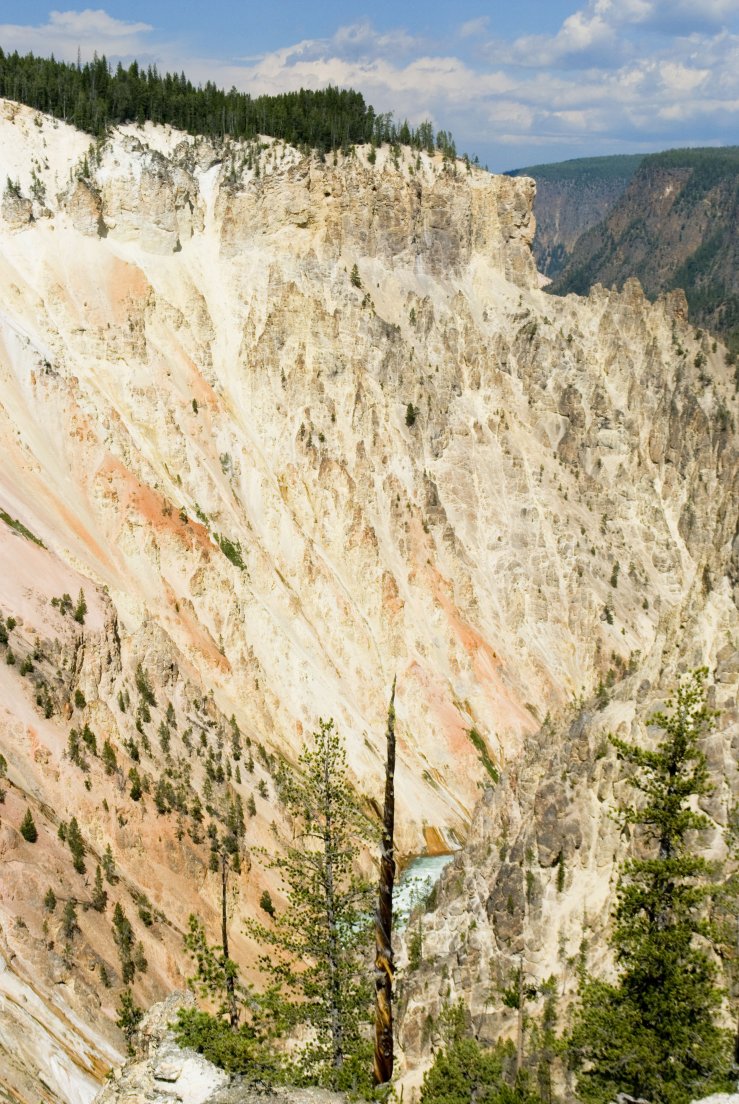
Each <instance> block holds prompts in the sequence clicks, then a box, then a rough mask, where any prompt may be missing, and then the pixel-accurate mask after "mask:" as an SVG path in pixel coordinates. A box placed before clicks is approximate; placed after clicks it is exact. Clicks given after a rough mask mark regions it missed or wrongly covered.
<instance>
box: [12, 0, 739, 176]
mask: <svg viewBox="0 0 739 1104" xmlns="http://www.w3.org/2000/svg"><path fill="white" fill-rule="evenodd" d="M0 45H1V46H2V47H3V49H5V50H12V49H18V50H20V51H22V52H23V51H26V50H33V51H34V52H36V53H41V54H49V53H51V52H53V53H54V54H55V56H56V57H60V58H61V57H64V58H68V59H71V60H74V59H75V58H76V57H77V51H78V49H79V50H80V52H81V54H82V56H83V57H87V56H91V54H92V52H93V51H94V50H97V51H98V53H105V54H106V55H107V56H108V57H109V58H111V59H113V60H118V59H119V58H120V59H123V60H124V61H127V60H130V59H132V58H133V57H136V58H138V59H139V60H140V61H144V62H156V64H157V65H159V66H160V68H163V69H176V70H178V71H179V70H181V69H184V70H185V72H186V73H187V74H188V75H189V76H191V77H192V78H193V79H194V80H196V81H204V80H209V79H210V80H214V81H216V82H218V83H220V84H223V85H225V86H227V87H230V86H231V85H236V87H237V88H241V89H244V90H246V91H251V92H254V93H258V92H277V91H283V90H285V89H288V88H299V87H301V86H304V87H321V86H324V85H325V84H327V83H329V82H331V83H334V84H340V85H351V86H352V87H354V88H358V89H360V90H361V91H362V92H363V93H364V95H365V97H366V98H367V100H368V101H369V102H371V103H372V104H373V105H374V106H375V108H376V109H377V110H378V111H390V110H392V111H394V112H395V114H396V116H398V117H401V118H402V117H408V119H409V120H410V121H411V122H413V123H417V122H419V121H420V120H421V119H423V118H431V119H432V120H433V122H434V123H435V125H436V126H437V127H444V128H445V129H450V130H451V131H452V132H453V133H454V136H455V138H456V140H457V146H458V148H459V149H460V150H466V151H468V152H469V153H471V154H475V153H476V154H477V155H478V156H479V157H480V160H481V161H482V162H483V163H486V164H488V165H489V166H490V168H491V169H493V170H503V169H508V168H514V167H518V166H522V165H527V164H533V163H535V162H540V161H556V160H561V159H563V158H567V157H586V156H593V155H597V154H607V153H625V152H634V151H642V150H654V149H664V148H667V147H670V146H680V145H718V144H726V143H737V142H739V0H700V3H698V2H696V0H580V2H577V0H548V2H539V0H513V2H512V0H508V2H507V3H505V4H503V3H498V2H493V3H487V4H483V3H480V2H478V0H460V2H459V3H457V4H456V5H450V4H449V3H441V2H437V0H426V2H424V3H416V2H414V3H390V2H389V0H374V2H373V3H372V4H371V5H370V4H358V3H353V2H347V0H345V2H343V3H339V2H338V0H322V3H321V4H320V5H308V4H306V3H305V0H302V2H300V3H299V2H297V0H274V2H272V3H269V2H264V0H261V2H260V3H259V4H244V3H239V4H236V3H232V2H226V0H208V2H202V0H201V2H198V3H195V2H194V0H177V2H176V3H175V2H174V0H158V2H157V3H152V0H146V2H144V0H109V2H108V3H107V4H105V6H104V7H102V8H83V7H81V6H80V7H76V8H69V7H65V6H64V5H63V4H62V5H59V6H58V7H56V8H52V7H51V6H50V5H49V3H43V2H40V0H24V3H23V5H22V6H21V5H20V4H18V3H12V4H11V3H8V2H7V0H0Z"/></svg>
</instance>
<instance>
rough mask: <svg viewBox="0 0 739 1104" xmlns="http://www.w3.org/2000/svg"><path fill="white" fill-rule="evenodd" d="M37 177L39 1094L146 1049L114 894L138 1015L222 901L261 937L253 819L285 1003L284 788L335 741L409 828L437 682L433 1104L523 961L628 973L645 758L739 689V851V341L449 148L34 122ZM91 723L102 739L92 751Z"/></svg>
mask: <svg viewBox="0 0 739 1104" xmlns="http://www.w3.org/2000/svg"><path fill="white" fill-rule="evenodd" d="M0 180H7V182H8V183H7V185H6V187H5V191H4V194H3V197H2V204H1V206H0V510H2V515H1V516H2V521H0V560H1V563H2V567H1V568H0V616H1V617H2V619H3V624H4V625H5V627H6V630H7V643H5V644H0V752H2V755H3V756H4V759H5V761H6V764H7V766H6V769H5V775H6V777H5V778H4V779H3V780H2V781H1V784H2V787H3V791H4V801H3V803H2V805H0V864H1V866H0V917H1V918H2V936H1V938H0V1070H1V1071H2V1072H0V1098H2V1097H3V1095H4V1098H5V1099H8V1100H13V1101H24V1102H25V1101H31V1100H33V1101H34V1102H35V1101H38V1100H41V1101H44V1102H49V1104H51V1102H64V1104H86V1102H87V1101H90V1100H91V1099H92V1097H93V1095H94V1093H95V1092H96V1091H97V1089H98V1088H99V1086H100V1084H101V1083H102V1081H103V1079H104V1076H105V1074H106V1072H107V1070H108V1069H109V1068H110V1067H111V1066H112V1065H117V1064H120V1062H121V1060H122V1057H123V1049H124V1042H123V1037H122V1035H121V1033H120V1031H119V1030H118V1028H117V1027H116V1026H115V1019H116V1003H117V1000H118V998H119V996H120V992H121V984H122V978H121V973H120V968H119V965H118V953H117V950H116V944H115V940H114V936H113V931H112V928H111V923H110V915H111V912H112V907H113V904H114V902H117V903H119V904H121V906H122V907H123V908H124V910H125V912H126V914H127V915H128V916H129V918H130V919H131V921H132V924H133V927H134V929H135V937H136V939H137V941H140V942H141V944H142V948H143V951H144V952H145V957H146V960H147V963H148V969H146V970H145V971H143V970H141V971H137V974H136V978H135V983H134V993H135V995H136V998H137V1000H138V1002H139V1003H140V1004H141V1005H142V1006H148V1005H150V1004H152V1003H154V1002H156V1001H158V1000H161V999H162V998H164V997H165V996H166V995H167V994H168V993H169V992H170V991H171V990H173V989H177V988H182V987H183V985H184V983H185V981H186V978H187V975H188V973H189V972H190V964H189V962H188V959H187V956H186V954H185V952H184V949H183V944H182V936H183V932H184V931H185V930H186V927H187V917H188V915H189V914H190V913H192V912H196V913H198V914H199V915H201V916H202V917H203V919H204V922H205V924H206V927H207V928H208V930H209V931H210V932H211V934H213V935H214V936H217V932H218V922H219V908H220V889H221V885H220V876H219V875H218V874H217V873H214V872H212V871H211V870H210V868H209V861H208V858H209V854H208V840H207V838H206V834H205V832H204V831H203V828H202V826H201V823H200V822H201V820H202V818H203V816H204V815H205V814H207V815H208V816H210V817H211V820H213V821H217V822H218V823H220V822H221V821H222V820H223V818H224V817H225V816H226V815H227V811H228V809H229V808H231V807H232V806H233V804H234V802H236V801H237V799H238V800H239V801H241V802H242V803H243V804H248V803H249V802H250V801H251V806H252V807H253V810H254V811H253V814H251V813H250V815H249V817H248V819H247V821H246V826H245V848H246V850H247V853H248V856H249V858H248V861H247V862H245V863H243V865H242V869H241V872H240V873H239V874H238V875H236V876H234V877H233V878H232V880H231V883H230V887H229V892H230V897H229V904H230V915H231V939H232V943H233V946H232V954H233V955H234V957H235V958H236V959H237V960H238V961H239V963H240V964H241V966H242V967H243V968H244V970H245V971H246V972H247V974H248V975H249V976H251V977H255V973H254V961H255V948H254V946H253V944H252V943H251V942H250V940H249V938H248V937H247V936H246V934H245V933H244V930H243V925H242V924H241V923H240V920H241V919H242V918H243V917H245V916H248V915H258V910H259V899H260V896H261V894H262V893H263V891H264V890H265V889H267V890H269V892H270V893H271V894H272V896H273V898H274V900H275V902H276V903H277V904H278V906H279V903H280V900H281V897H280V894H281V889H280V884H279V880H278V878H277V876H276V874H275V872H274V871H273V870H271V869H270V868H269V867H268V865H267V864H266V862H265V860H264V857H263V855H262V854H261V852H260V849H266V850H269V849H270V848H273V847H274V846H275V845H274V838H275V833H279V832H280V831H281V830H284V829H285V828H286V827H287V826H286V821H285V815H284V811H283V810H282V809H281V807H280V802H279V794H278V788H277V786H276V777H277V775H278V773H279V768H280V765H281V764H286V765H288V766H289V765H291V764H293V765H294V764H295V763H296V761H297V758H298V755H299V753H300V750H301V748H302V746H303V744H304V742H305V741H306V740H307V739H308V738H309V735H310V733H311V732H312V731H313V730H314V729H315V727H316V726H317V723H318V719H319V717H324V718H325V717H333V718H334V719H335V721H336V724H337V727H338V729H339V731H340V732H341V733H342V735H343V737H344V739H345V741H346V745H347V750H348V757H349V763H350V769H351V773H352V778H353V780H354V782H355V786H356V790H357V792H358V794H359V795H360V796H361V798H362V800H363V802H364V804H365V807H366V809H367V810H368V813H369V814H370V815H374V814H376V812H377V810H378V808H379V805H378V803H379V802H380V800H381V795H382V784H383V783H382V779H383V767H384V718H385V711H386V708H387V700H388V695H389V689H390V685H391V683H392V679H393V677H394V676H396V675H397V680H398V681H397V686H398V690H397V731H398V771H397V779H396V789H397V793H398V821H397V845H398V850H399V853H400V855H401V856H403V857H408V856H411V855H413V854H417V853H422V852H428V853H439V852H445V851H449V850H453V849H456V848H458V847H460V846H461V845H464V846H463V847H462V849H461V850H460V852H459V855H458V856H457V858H455V860H454V861H453V862H452V863H451V864H450V865H449V867H448V868H447V869H446V870H445V873H444V875H443V877H442V881H441V885H440V890H439V894H438V901H437V906H436V908H435V909H434V910H433V911H432V912H430V913H428V914H427V916H426V918H425V919H424V941H425V942H424V945H425V948H426V949H425V952H424V961H423V964H422V965H421V968H420V969H419V970H418V971H416V972H414V973H413V975H412V976H411V975H410V972H408V974H407V977H406V980H405V982H404V990H403V1011H402V1017H401V1041H402V1044H403V1048H404V1051H405V1056H406V1057H405V1063H406V1068H407V1077H408V1083H409V1085H412V1084H414V1083H416V1084H417V1083H418V1078H419V1077H420V1072H421V1071H422V1069H423V1066H424V1063H427V1062H428V1056H429V1050H428V1044H429V1042H430V1041H431V1040H432V1038H433V1031H434V1028H433V1023H432V1024H431V1026H429V1025H428V1024H427V1018H428V1017H431V1019H432V1020H433V1019H434V1018H435V1017H436V1015H437V1013H438V1011H439V1009H440V1008H441V1006H442V1005H443V1003H444V1002H445V1001H448V1000H449V999H453V998H454V997H456V996H464V997H465V998H468V999H469V1001H470V1007H471V1009H472V1013H473V1015H474V1016H476V1017H477V1018H478V1020H479V1023H480V1030H481V1032H482V1033H483V1034H485V1033H486V1032H487V1033H488V1034H489V1033H491V1032H493V1031H494V1030H498V1029H499V1027H500V1026H501V1025H503V1026H505V1022H506V1021H505V1016H504V1014H502V1013H500V1012H498V1011H496V1010H495V1009H489V1008H488V1006H487V1005H488V997H489V990H490V978H491V977H492V978H501V977H503V975H504V973H505V971H506V970H507V969H508V968H509V966H510V963H511V962H512V961H513V960H514V958H515V957H516V956H518V955H520V954H522V953H526V954H527V955H528V954H529V952H530V949H531V948H536V951H535V953H533V952H532V957H531V963H530V968H531V969H532V970H536V971H537V972H538V973H539V974H540V975H541V976H545V975H546V974H547V973H551V972H552V971H553V970H554V969H556V968H557V964H558V963H559V964H560V965H561V964H562V963H563V962H565V961H567V960H570V959H571V958H572V956H573V955H575V954H576V951H577V947H578V946H579V943H580V941H581V940H582V937H583V934H584V933H587V934H588V937H589V938H590V939H591V941H592V942H593V944H594V946H596V945H597V946H600V947H601V948H602V946H603V945H602V940H601V942H600V943H598V940H599V938H600V936H602V933H603V931H604V928H605V925H606V923H607V917H608V908H609V903H610V894H611V892H612V886H613V871H614V869H615V864H616V863H617V862H618V860H619V856H620V855H621V854H622V853H623V849H624V848H625V847H626V842H625V841H623V840H619V839H617V838H616V835H617V833H616V829H615V827H614V826H613V823H612V821H611V820H609V816H608V810H609V808H610V807H611V806H612V803H613V800H614V794H617V793H618V787H619V785H620V783H619V781H618V778H617V775H616V771H615V769H614V760H613V756H612V754H611V753H610V752H609V751H608V750H607V749H606V750H603V749H604V736H605V733H606V732H607V731H608V730H613V731H619V732H621V733H624V732H625V733H631V734H632V735H633V736H635V737H637V736H639V735H640V734H643V732H644V731H645V721H646V718H647V716H648V714H649V712H650V711H651V709H652V708H653V707H654V706H655V704H658V703H660V702H661V701H662V700H664V696H665V694H667V693H668V691H669V688H670V687H671V686H672V685H674V682H675V679H676V678H677V677H678V676H679V674H680V673H681V672H682V671H684V670H687V669H688V668H689V667H692V666H697V665H698V664H701V663H705V664H707V665H709V666H710V668H711V670H712V671H713V672H714V673H715V680H714V681H715V689H714V690H713V691H712V693H713V696H714V701H715V704H716V707H717V708H719V709H720V710H721V711H722V714H721V720H720V728H719V731H718V733H717V735H716V737H715V738H714V740H713V743H712V745H711V749H710V750H711V766H712V769H713V770H714V773H715V775H716V778H717V779H720V783H721V784H720V788H719V790H718V792H717V797H716V799H715V801H714V802H713V804H712V805H711V816H712V817H713V818H714V819H715V823H716V825H717V830H716V831H717V836H716V841H714V842H713V843H712V842H711V841H710V840H707V841H706V846H707V847H708V848H709V849H710V847H711V846H715V847H718V846H719V844H718V842H717V840H718V835H719V834H720V832H719V829H720V827H721V825H722V824H724V823H725V821H726V816H727V809H728V808H729V806H730V804H731V802H732V800H733V796H734V790H735V786H734V774H735V770H733V758H732V756H733V755H734V753H735V750H736V745H737V740H739V728H738V727H737V725H738V722H739V714H737V711H736V710H737V706H736V694H737V688H738V684H739V651H737V647H738V643H737V641H738V638H737V628H738V625H737V610H736V596H737V591H736V586H737V583H739V570H738V566H739V565H738V564H737V556H738V555H739V541H738V540H737V524H738V521H739V517H738V509H737V502H738V501H739V500H738V498H737V477H738V474H739V468H738V465H737V435H736V425H735V419H736V393H735V386H734V380H733V375H732V373H731V372H730V370H729V368H728V367H727V365H726V364H725V360H724V356H723V349H722V348H721V346H720V345H718V346H716V347H714V345H713V342H712V340H711V339H710V338H709V337H708V336H707V335H706V334H705V333H699V332H696V331H695V329H694V328H693V327H692V325H690V324H689V322H688V319H687V307H686V302H685V298H684V296H683V295H682V293H681V292H680V291H674V292H671V293H670V294H668V295H666V296H664V297H662V298H660V299H658V300H657V301H656V302H650V301H649V300H648V299H647V298H646V297H645V295H644V294H643V292H642V290H641V287H640V285H639V284H638V283H637V282H636V281H634V280H630V281H627V282H626V284H625V285H624V287H623V289H622V290H620V291H606V290H604V289H603V288H602V287H600V286H598V287H595V288H594V289H593V290H592V291H591V292H590V294H589V295H588V297H587V298H580V297H578V296H576V295H568V296H567V297H562V298H559V297H554V296H548V295H545V294H544V293H543V292H542V291H541V290H540V288H539V283H540V281H539V277H538V274H537V271H536V266H535V263H534V258H533V255H532V251H531V244H532V240H533V237H534V231H535V222H534V217H533V213H532V204H533V199H534V190H535V189H534V184H533V182H532V181H531V180H529V179H528V178H512V177H496V176H490V175H488V174H487V173H484V172H482V171H480V170H478V169H475V168H472V167H469V166H466V165H465V164H464V163H463V162H456V163H455V162H449V161H448V160H446V161H445V160H444V158H443V157H442V156H441V154H437V155H428V154H426V153H420V154H419V153H416V151H411V150H408V149H401V150H400V152H399V153H398V154H396V153H394V152H393V150H392V148H391V147H383V148H380V149H378V150H377V151H374V150H372V149H371V148H370V147H366V148H365V147H357V148H356V149H352V150H349V151H347V152H346V153H341V152H338V153H336V154H335V155H334V154H329V155H328V156H327V157H325V158H321V157H319V156H318V155H316V154H313V153H306V152H304V151H300V150H298V149H295V148H293V147H290V146H288V145H286V144H284V143H282V142H279V141H275V140H271V139H263V140H260V141H258V142H246V143H237V142H230V141H223V142H220V143H218V142H213V141H211V140H205V139H198V138H194V137H192V136H188V135H186V134H183V133H180V132H176V131H172V130H171V129H169V128H164V127H156V126H153V125H152V124H149V123H147V124H145V125H143V126H137V125H129V126H124V127H120V128H117V129H116V130H114V131H113V132H112V134H111V135H110V136H109V137H108V138H107V139H106V140H105V141H101V142H93V143H92V144H91V142H90V136H89V135H86V134H82V133H80V132H78V131H75V130H74V129H72V128H71V127H68V126H66V125H65V124H63V123H61V122H58V121H56V120H52V119H50V118H48V117H46V116H43V115H40V114H39V113H37V112H35V111H33V110H31V109H29V108H25V107H21V106H19V105H17V104H14V103H11V102H9V101H2V102H0ZM80 594H82V596H83V597H84V607H85V609H84V612H81V605H80V599H79V596H80ZM65 595H68V596H69V601H68V602H66V601H65V600H64V596H65ZM78 613H79V614H80V616H79V617H78V619H75V615H76V614H78ZM10 656H12V660H13V661H12V662H10V661H9V657H10ZM599 684H607V685H608V694H607V698H608V700H607V702H605V704H603V703H602V701H601V704H602V705H603V707H602V708H598V705H596V704H594V703H595V701H596V695H597V692H598V688H599ZM601 698H602V695H601ZM85 726H87V730H88V731H89V732H91V733H92V734H93V735H94V736H95V740H96V744H95V748H96V751H97V754H96V753H95V751H93V750H92V744H91V741H90V740H89V737H88V742H87V744H85V747H84V748H83V751H82V754H81V756H80V755H79V754H78V755H77V756H76V760H77V761H75V756H72V755H70V741H69V733H70V729H72V728H74V729H75V730H76V731H77V732H78V733H79V732H84V731H85ZM104 741H107V742H108V744H109V745H110V747H111V749H112V752H113V755H114V759H115V766H112V764H109V765H111V769H110V770H108V769H107V767H106V765H105V762H104V761H103V759H102V757H101V755H100V749H101V748H102V746H103V743H104ZM80 760H81V762H82V764H83V765H80ZM133 770H135V771H136V772H137V773H138V775H139V777H140V780H141V782H142V793H141V794H140V795H139V797H138V798H134V797H132V794H131V788H132V787H131V781H130V779H131V774H130V772H131V771H133ZM725 779H728V781H726V780H725ZM163 781H166V782H167V784H168V786H169V790H167V789H166V788H165V790H163V791H162V793H163V795H164V796H163V797H162V798H161V800H159V801H157V800H155V798H156V795H157V794H158V793H159V792H160V791H159V789H158V784H159V783H161V782H163ZM26 809H30V810H31V812H32V814H33V818H34V821H35V824H36V826H37V829H38V840H37V841H36V842H35V843H32V842H29V841H27V840H26V839H24V838H23V836H22V835H21V834H20V832H19V827H20V824H21V821H22V819H23V815H24V813H25V811H26ZM194 809H195V810H199V812H196V813H194V812H193V810H194ZM72 817H75V818H76V820H77V822H78V824H79V827H80V829H81V832H82V836H83V838H84V844H85V850H86V858H85V864H86V869H85V871H84V872H83V873H81V872H80V871H79V870H77V869H75V867H74V865H73V862H72V858H71V857H70V852H69V847H68V845H67V844H66V843H65V841H64V840H63V839H61V838H60V836H59V829H60V827H62V835H64V834H65V829H68V826H69V823H70V822H71V818H72ZM67 834H68V833H67ZM106 848H110V851H111V853H112V855H113V857H114V862H115V879H114V880H111V881H110V882H109V883H108V884H107V892H108V896H109V901H108V906H107V912H103V913H101V912H99V911H97V910H96V909H95V908H93V907H87V908H86V907H85V905H86V904H87V905H89V902H90V895H91V885H92V881H93V876H94V873H95V868H96V866H97V865H98V864H99V863H100V862H102V860H103V857H104V854H105V851H106ZM367 861H368V862H369V860H367ZM562 863H564V864H565V868H566V874H565V876H564V884H563V885H562V886H560V888H559V889H558V888H557V871H558V870H559V869H560V867H561V865H562ZM527 872H528V873H530V874H531V878H532V879H533V883H532V882H530V881H527V878H526V874H527ZM527 886H528V887H529V893H528V897H527ZM49 888H52V889H53V891H54V894H55V895H56V898H57V901H58V902H59V904H58V905H57V909H56V910H54V911H50V910H48V909H46V908H45V906H44V897H45V894H46V893H47V890H48V889H49ZM69 899H74V900H75V901H77V902H78V906H79V907H78V927H79V930H78V931H77V932H76V933H75V934H74V937H73V938H72V939H67V938H65V936H64V934H63V932H62V931H61V928H60V915H61V907H62V903H63V902H65V901H67V900H69ZM509 901H510V904H509ZM585 903H587V912H588V915H587V917H585V916H584V907H585ZM473 924H474V926H473ZM595 954H596V961H598V960H600V961H604V955H605V951H604V949H602V950H601V951H597V950H596V952H595ZM599 955H600V959H598V956H599ZM568 969H570V971H571V969H572V968H571V966H570V967H568ZM103 978H105V979H107V982H104V981H103V980H102V979H103Z"/></svg>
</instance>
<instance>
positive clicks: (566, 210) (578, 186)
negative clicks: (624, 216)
mask: <svg viewBox="0 0 739 1104" xmlns="http://www.w3.org/2000/svg"><path fill="white" fill-rule="evenodd" d="M641 160H642V155H641V154H622V155H616V156H614V157H578V158H576V159H574V160H572V161H559V162H556V163H554V164H551V165H529V166H528V167H527V168H524V169H516V170H515V171H514V172H512V173H510V174H509V175H510V176H531V177H533V178H534V180H535V181H536V201H535V203H534V214H535V215H536V237H535V238H534V255H535V257H536V264H537V267H538V269H539V271H540V272H543V273H544V275H545V276H550V277H552V278H554V277H555V276H556V275H557V274H558V273H559V272H561V271H562V269H563V268H564V267H565V265H566V264H567V262H568V261H569V259H570V256H571V255H572V250H573V248H574V246H575V243H576V242H577V240H578V238H579V237H580V235H581V234H584V233H585V231H586V230H589V229H590V228H591V226H595V225H596V223H598V222H600V221H601V219H603V218H605V217H606V215H607V214H608V212H609V211H610V209H611V208H612V207H613V205H614V203H615V202H616V200H617V199H619V198H620V196H621V195H623V193H624V192H625V191H626V188H627V187H628V184H629V181H630V180H631V178H632V176H633V175H634V173H635V172H636V169H637V168H638V166H639V164H640V163H641Z"/></svg>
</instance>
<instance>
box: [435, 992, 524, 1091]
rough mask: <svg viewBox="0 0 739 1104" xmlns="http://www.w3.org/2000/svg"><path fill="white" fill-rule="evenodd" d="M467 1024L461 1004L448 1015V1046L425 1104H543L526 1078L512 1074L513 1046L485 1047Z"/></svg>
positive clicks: (442, 1052)
mask: <svg viewBox="0 0 739 1104" xmlns="http://www.w3.org/2000/svg"><path fill="white" fill-rule="evenodd" d="M464 1021H465V1014H464V1009H463V1007H462V1004H461V1002H460V1003H459V1004H456V1005H454V1006H453V1007H452V1008H449V1009H447V1011H446V1012H445V1013H444V1017H443V1022H442V1031H443V1034H444V1037H445V1046H444V1048H443V1050H440V1051H438V1052H437V1054H436V1057H435V1059H434V1064H433V1065H432V1067H431V1069H430V1070H429V1071H428V1073H427V1074H426V1076H425V1077H424V1079H423V1086H422V1089H421V1104H540V1102H539V1097H538V1096H536V1095H535V1094H534V1093H532V1092H531V1091H530V1090H529V1088H528V1085H527V1082H526V1079H525V1077H523V1076H522V1077H519V1078H517V1079H516V1078H515V1077H514V1076H513V1074H512V1070H513V1065H514V1054H513V1049H512V1046H511V1044H507V1045H500V1044H499V1045H497V1046H495V1047H492V1048H491V1047H483V1046H481V1045H480V1043H478V1041H477V1040H476V1039H472V1038H470V1037H469V1036H468V1035H467V1034H466V1033H465V1023H464Z"/></svg>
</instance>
